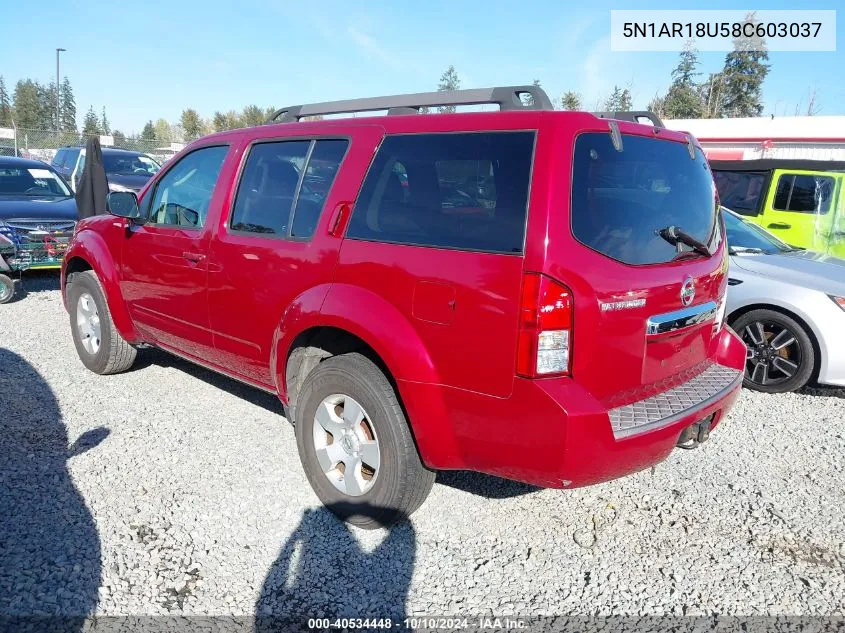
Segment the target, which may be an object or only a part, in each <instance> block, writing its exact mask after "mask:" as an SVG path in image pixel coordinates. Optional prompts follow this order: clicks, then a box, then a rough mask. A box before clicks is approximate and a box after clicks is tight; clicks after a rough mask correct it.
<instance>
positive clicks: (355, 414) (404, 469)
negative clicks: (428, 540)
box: [295, 354, 435, 529]
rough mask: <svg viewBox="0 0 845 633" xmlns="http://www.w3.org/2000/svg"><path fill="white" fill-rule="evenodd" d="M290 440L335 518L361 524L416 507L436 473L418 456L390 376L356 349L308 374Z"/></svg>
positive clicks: (370, 525) (388, 519)
mask: <svg viewBox="0 0 845 633" xmlns="http://www.w3.org/2000/svg"><path fill="white" fill-rule="evenodd" d="M296 410H297V413H296V426H295V430H296V443H297V447H298V449H299V458H300V460H301V461H302V466H303V468H304V469H305V474H306V476H307V477H308V481H309V483H310V484H311V486H312V488H314V492H316V494H317V497H319V499H320V501H321V502H323V503H324V504H325V505H326V506H328V507H329V508H330V509H331V510H332V511H333V512H335V513H336V514H337V515H338V516H340V518H342V519H344V520H346V521H348V522H349V523H351V524H353V525H356V526H358V527H362V528H365V529H375V528H379V527H383V526H387V525H390V524H391V523H394V522H395V521H398V520H400V519H402V518H405V517H407V516H409V515H410V514H411V513H412V512H413V511H414V510H416V509H417V508H418V507H419V506H420V505H421V504H422V502H423V501H424V500H425V498H426V497H427V496H428V493H429V492H430V491H431V487H432V486H433V485H434V477H435V473H434V472H433V471H431V470H429V469H427V468H426V467H425V466H424V465H423V463H422V461H421V460H420V456H419V453H418V452H417V448H416V445H415V444H414V438H413V436H412V435H411V430H410V428H409V426H408V422H407V420H406V419H405V415H404V413H403V411H402V407H401V406H400V404H399V401H398V399H397V397H396V392H395V391H394V390H393V387H392V386H391V384H390V382H389V381H388V380H387V378H386V376H385V375H384V373H382V371H381V370H380V369H379V368H378V367H377V366H376V365H375V363H373V362H372V361H371V360H369V359H368V358H366V357H365V356H362V355H361V354H342V355H340V356H333V357H331V358H328V359H326V360H324V361H323V362H321V363H320V364H319V365H318V366H317V367H315V368H314V369H313V370H312V371H311V373H309V374H308V376H307V378H306V379H305V382H304V383H303V385H302V390H301V392H300V393H299V396H298V398H297V405H296Z"/></svg>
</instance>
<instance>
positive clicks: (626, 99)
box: [604, 86, 633, 112]
mask: <svg viewBox="0 0 845 633" xmlns="http://www.w3.org/2000/svg"><path fill="white" fill-rule="evenodd" d="M604 109H605V111H607V112H630V111H631V110H632V109H633V99H632V97H631V91H630V90H629V89H628V88H620V87H619V86H613V92H612V93H611V94H610V96H609V97H608V98H607V99H606V100H605V102H604Z"/></svg>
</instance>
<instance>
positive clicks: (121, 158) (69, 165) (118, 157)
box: [51, 146, 161, 192]
mask: <svg viewBox="0 0 845 633" xmlns="http://www.w3.org/2000/svg"><path fill="white" fill-rule="evenodd" d="M51 164H52V166H53V168H54V169H56V170H57V171H58V172H59V173H60V174H62V176H64V177H65V178H67V180H68V181H69V182H70V183H71V185H72V187H73V189H74V190H76V184H77V183H78V182H79V179H80V178H81V177H82V171H83V169H84V167H85V147H84V146H81V147H62V148H61V149H59V151H58V152H56V155H55V157H53V161H52V163H51ZM103 167H104V168H105V170H106V179H107V180H108V182H109V191H134V192H138V191H140V190H141V188H142V187H143V186H144V185H145V184H147V181H148V180H149V179H150V178H152V177H153V176H154V175H155V174H156V173H158V170H159V169H161V165H160V164H159V163H158V162H157V161H156V160H155V159H153V158H152V157H151V156H148V155H147V154H143V153H141V152H135V151H132V150H128V149H119V148H117V147H104V148H103Z"/></svg>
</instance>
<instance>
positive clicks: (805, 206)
mask: <svg viewBox="0 0 845 633" xmlns="http://www.w3.org/2000/svg"><path fill="white" fill-rule="evenodd" d="M833 192H834V181H833V178H831V177H830V176H820V175H819V176H816V175H810V174H784V175H782V176H780V178H778V184H777V189H775V199H774V203H773V204H772V208H773V209H775V210H777V211H793V212H795V213H820V214H821V215H826V214H827V213H828V212H829V211H830V202H831V200H832V199H833ZM725 206H727V205H725Z"/></svg>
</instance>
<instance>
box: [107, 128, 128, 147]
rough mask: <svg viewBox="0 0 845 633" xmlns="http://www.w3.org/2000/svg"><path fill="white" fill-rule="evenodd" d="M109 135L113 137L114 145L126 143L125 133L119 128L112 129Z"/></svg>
mask: <svg viewBox="0 0 845 633" xmlns="http://www.w3.org/2000/svg"><path fill="white" fill-rule="evenodd" d="M111 135H112V136H113V137H114V144H115V145H125V144H126V135H125V134H124V133H123V132H121V131H120V130H114V131H112V133H111Z"/></svg>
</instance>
